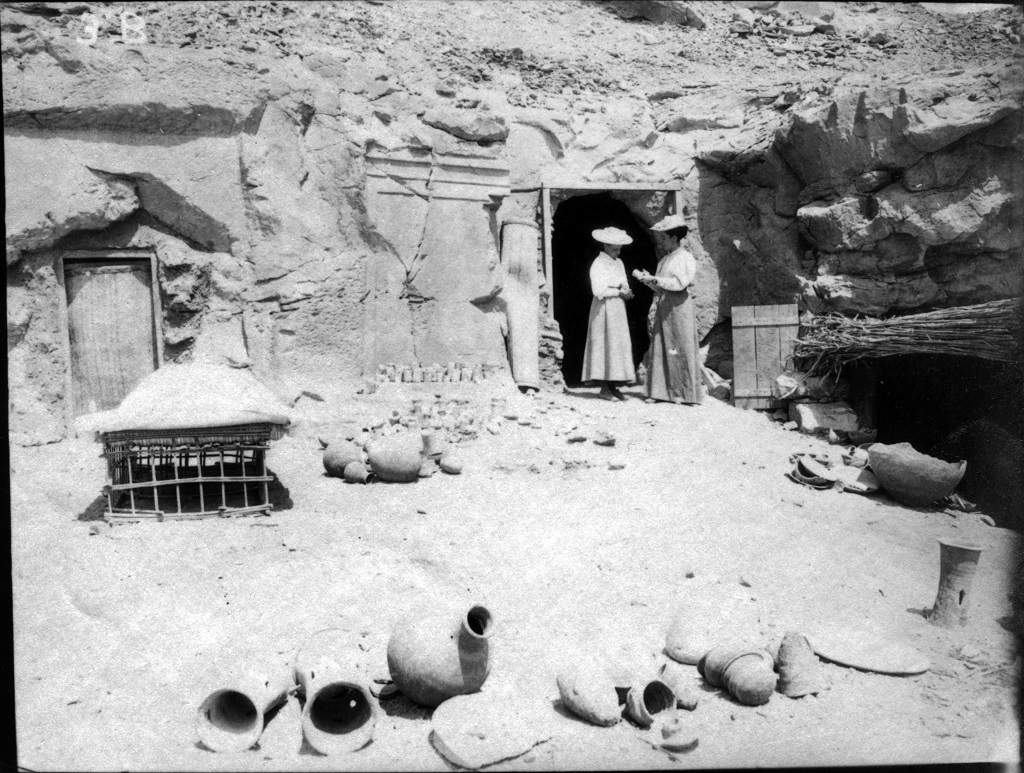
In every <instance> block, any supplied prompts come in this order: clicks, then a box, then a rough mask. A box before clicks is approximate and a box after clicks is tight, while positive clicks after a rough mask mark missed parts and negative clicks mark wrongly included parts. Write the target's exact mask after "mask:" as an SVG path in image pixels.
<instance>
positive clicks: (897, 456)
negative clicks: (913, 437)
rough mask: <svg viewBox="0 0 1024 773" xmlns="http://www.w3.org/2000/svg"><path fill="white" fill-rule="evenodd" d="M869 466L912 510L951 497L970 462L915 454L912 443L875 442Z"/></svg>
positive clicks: (895, 495) (896, 497) (884, 485)
mask: <svg viewBox="0 0 1024 773" xmlns="http://www.w3.org/2000/svg"><path fill="white" fill-rule="evenodd" d="M868 463H869V464H870V465H871V470H872V472H874V474H875V477H876V478H877V479H878V482H879V483H880V484H881V485H882V488H884V489H885V490H886V491H887V492H888V493H889V495H890V496H891V497H892V498H893V499H895V500H896V501H897V502H899V503H900V504H904V505H909V506H911V507H923V506H925V505H930V504H931V503H932V502H934V501H936V500H938V499H942V498H943V497H944V496H947V495H949V494H951V493H952V491H953V489H955V488H956V486H957V484H958V483H959V482H960V479H961V478H963V477H964V472H965V471H966V470H967V462H962V461H961V462H944V461H942V460H941V459H936V458H935V457H934V456H928V455H927V454H922V453H920V452H919V451H915V450H914V447H913V446H912V445H910V443H896V444H894V445H885V444H884V443H874V444H873V445H872V446H871V447H870V448H868Z"/></svg>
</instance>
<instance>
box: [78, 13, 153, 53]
mask: <svg viewBox="0 0 1024 773" xmlns="http://www.w3.org/2000/svg"><path fill="white" fill-rule="evenodd" d="M120 18H121V40H122V41H123V42H125V43H145V42H146V31H145V30H146V20H145V19H143V18H142V17H141V16H139V15H138V14H136V13H132V12H131V11H122V12H121V13H120ZM103 21H104V19H103V17H102V16H100V15H98V14H95V13H84V14H82V23H83V24H84V25H85V34H86V37H84V38H75V40H77V41H78V42H79V43H81V44H82V45H85V46H91V45H93V44H94V43H95V42H96V36H97V35H98V33H99V31H100V27H101V26H102V24H103Z"/></svg>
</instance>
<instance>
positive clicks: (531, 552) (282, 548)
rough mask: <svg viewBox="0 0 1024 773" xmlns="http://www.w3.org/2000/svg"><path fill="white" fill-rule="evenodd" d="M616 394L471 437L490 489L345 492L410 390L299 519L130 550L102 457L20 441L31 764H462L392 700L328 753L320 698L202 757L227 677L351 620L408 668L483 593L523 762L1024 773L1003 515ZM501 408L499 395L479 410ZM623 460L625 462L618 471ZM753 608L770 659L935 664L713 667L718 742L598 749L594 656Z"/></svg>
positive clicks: (145, 528) (361, 659) (492, 681)
mask: <svg viewBox="0 0 1024 773" xmlns="http://www.w3.org/2000/svg"><path fill="white" fill-rule="evenodd" d="M432 386H433V385H432ZM460 386H461V385H460ZM466 388H468V386H467V387H466ZM627 392H632V393H633V394H634V395H636V394H639V389H635V388H634V389H632V390H627ZM595 393H596V390H577V391H576V392H575V394H554V393H542V394H541V395H540V396H538V397H534V398H527V397H521V396H519V395H518V394H517V393H510V395H509V405H510V407H512V408H514V409H517V410H520V411H523V412H529V413H531V414H532V415H533V416H535V417H536V419H537V420H538V421H537V423H538V424H540V425H541V426H540V427H534V426H520V425H518V424H515V423H512V424H506V426H505V427H504V428H503V430H502V432H501V434H499V435H497V436H495V435H490V434H485V436H484V437H481V438H480V439H478V440H475V441H473V442H471V443H468V444H466V445H465V449H464V450H465V452H466V460H467V465H466V470H465V472H464V473H463V474H462V475H461V476H449V475H441V474H438V475H436V476H434V477H433V478H430V479H426V480H421V481H419V482H418V483H416V484H411V485H388V484H379V483H378V484H374V485H368V486H352V485H346V484H344V483H343V482H341V481H340V480H337V479H333V478H328V477H326V476H325V475H324V473H323V467H322V465H321V451H320V444H319V443H318V442H317V436H318V435H322V434H325V433H327V434H330V433H333V434H334V435H336V436H337V435H342V436H343V435H344V434H346V433H348V434H351V433H354V432H356V431H358V429H359V426H361V425H362V424H363V423H364V422H366V421H368V420H371V419H373V418H375V417H376V418H383V417H385V416H387V415H388V414H389V413H390V411H391V409H392V408H404V407H405V406H406V405H407V404H408V397H409V395H408V394H403V393H402V392H401V391H400V390H399V388H398V387H397V386H395V387H394V388H392V387H391V386H388V388H387V389H386V390H382V391H381V392H378V393H377V394H375V395H372V396H370V395H367V396H360V397H357V398H355V399H354V400H353V399H350V400H348V401H346V402H344V403H340V402H336V401H335V402H331V401H329V402H328V403H325V404H317V405H314V406H312V408H315V409H316V410H317V411H319V412H318V413H316V414H315V415H313V414H312V413H310V414H308V416H307V419H306V420H305V421H304V422H303V423H302V424H300V425H299V426H298V427H297V428H296V429H295V432H294V434H293V435H291V436H288V437H286V438H284V439H282V440H280V441H277V442H275V443H274V444H273V448H272V451H271V452H270V459H269V466H270V467H271V469H272V470H273V471H274V472H275V473H276V474H277V475H278V476H279V478H280V480H281V481H282V483H283V484H284V485H285V486H286V487H287V489H288V492H289V496H290V500H291V506H290V507H288V508H287V509H280V510H279V511H277V512H275V513H274V514H273V515H271V516H270V517H259V518H238V519H223V520H220V519H218V520H213V521H200V522H167V523H153V524H138V525H125V526H119V527H115V528H113V529H111V530H109V532H108V533H107V534H106V535H90V532H89V526H90V524H89V523H83V522H81V521H79V520H78V516H79V515H80V514H81V513H82V512H83V511H85V510H86V508H87V507H88V505H89V504H90V502H92V501H93V500H94V499H95V497H96V496H97V494H98V492H99V489H100V486H102V485H103V483H104V480H105V469H104V465H103V462H102V459H100V458H99V456H98V455H99V451H100V446H99V445H98V444H96V443H94V442H92V441H91V440H90V439H77V440H68V441H65V442H63V443H60V444H57V445H52V446H45V447H39V448H20V447H12V449H11V463H12V468H13V471H12V476H11V483H12V503H13V508H12V540H13V580H14V625H15V657H16V674H15V679H16V695H17V739H18V754H19V760H18V761H19V763H20V764H21V765H23V766H25V767H27V768H30V769H32V770H65V769H76V770H111V769H117V770H274V769H277V770H281V769H286V770H338V769H346V770H347V769H361V770H381V769H396V768H398V769H416V770H446V769H451V766H450V765H449V764H448V763H447V762H446V761H445V760H444V759H443V758H442V757H441V756H440V755H439V754H438V753H437V751H435V749H434V748H433V747H432V746H431V744H430V742H429V741H428V736H429V734H430V730H431V721H430V712H429V711H427V710H424V709H420V708H417V707H415V706H414V705H412V704H410V703H409V702H408V701H407V699H405V698H404V697H400V698H397V699H393V700H389V701H384V702H382V703H381V708H382V709H383V712H382V714H381V719H380V722H379V723H378V725H377V728H376V733H375V735H374V740H373V742H372V743H371V744H370V745H369V746H367V747H366V748H364V749H362V750H361V751H358V752H355V753H351V754H347V755H344V756H340V757H325V756H321V755H319V754H317V753H316V752H315V751H312V750H311V749H310V748H308V747H303V746H302V744H301V737H300V733H299V730H298V728H297V725H296V724H295V717H294V715H293V713H292V712H293V711H294V710H295V704H294V703H293V704H290V705H289V706H288V707H287V708H286V709H285V710H282V711H281V712H280V713H279V714H278V715H277V717H275V718H274V719H273V720H272V721H271V722H270V723H269V724H268V726H267V730H266V732H265V734H264V737H263V739H262V740H261V743H260V745H259V746H258V747H257V748H255V749H252V750H250V751H247V752H240V753H236V754H216V753H213V752H210V751H207V750H205V749H204V748H203V747H201V746H200V745H199V744H198V743H197V738H196V735H195V730H194V723H195V714H196V710H197V707H198V704H199V702H200V700H201V699H202V697H203V689H204V687H203V685H204V684H207V683H206V682H204V681H203V680H204V679H206V678H207V676H208V672H209V670H210V668H211V665H210V664H212V663H224V662H227V663H228V664H229V666H228V668H229V669H230V668H231V667H237V668H238V669H244V668H245V667H246V666H247V661H246V659H245V656H244V655H243V653H245V652H247V651H251V652H256V653H257V657H258V658H262V659H263V660H264V661H265V662H267V663H269V664H270V665H271V666H272V667H274V668H278V669H285V668H287V664H288V662H289V660H290V658H291V657H292V655H293V654H294V652H295V650H296V648H298V647H299V646H300V645H301V644H302V642H303V640H304V639H305V637H307V636H309V635H310V634H312V633H314V632H316V631H318V630H320V629H323V628H327V627H340V628H343V629H345V630H347V631H349V632H350V633H351V635H352V637H353V642H354V643H353V647H352V653H351V658H352V662H353V664H354V665H355V664H359V665H361V666H364V667H366V668H367V669H368V670H369V673H370V674H372V675H378V676H382V677H386V676H387V665H386V657H385V650H386V646H387V640H388V636H389V633H390V631H391V629H392V627H393V625H394V624H395V623H396V622H397V621H399V620H400V619H402V618H403V617H404V616H405V615H407V614H409V612H410V610H412V609H415V608H417V607H421V606H422V605H424V604H428V605H431V606H440V607H442V608H445V609H460V608H461V609H465V608H468V604H470V603H473V602H481V603H484V604H486V605H487V606H488V608H489V609H490V610H491V611H492V613H493V614H494V617H495V622H496V632H495V634H494V636H493V637H492V639H491V645H492V651H493V666H492V672H491V676H490V678H489V679H488V681H487V683H486V684H485V686H484V692H485V693H487V692H493V693H495V694H500V693H501V691H508V692H509V693H512V694H515V695H517V696H519V697H521V698H524V699H529V700H530V701H533V705H534V706H536V707H537V709H536V714H535V716H534V717H533V719H534V720H535V722H536V724H537V726H539V727H541V728H543V730H544V735H550V736H551V737H550V739H549V740H547V741H544V742H542V743H539V744H538V745H537V746H535V747H534V748H533V749H532V751H530V752H529V753H528V754H526V755H525V756H522V757H519V758H517V759H515V760H512V761H506V762H501V763H499V764H498V765H496V766H495V768H496V769H527V770H529V769H534V770H540V769H574V768H576V769H581V768H595V767H601V768H666V767H717V766H743V767H750V766H755V765H758V766H760V765H766V766H781V765H786V766H792V765H809V764H816V765H821V764H880V763H911V762H913V763H924V762H938V761H941V762H949V761H984V760H1016V759H1018V758H1019V746H1018V735H1017V723H1016V720H1015V714H1014V709H1013V703H1014V696H1015V693H1016V679H1017V668H1018V666H1019V661H1016V660H1015V658H1016V651H1015V643H1014V638H1013V635H1012V634H1011V633H1010V632H1009V629H1008V626H1009V625H1010V623H1009V620H1010V616H1011V615H1012V602H1011V599H1010V593H1011V589H1012V577H1011V569H1012V562H1013V557H1014V554H1015V549H1016V541H1015V535H1014V533H1012V532H1010V531H1006V530H1003V529H998V528H993V527H990V526H987V525H985V524H984V523H982V522H981V521H980V519H979V518H978V517H977V516H974V515H961V516H959V517H951V516H949V515H946V514H944V513H942V512H940V511H928V510H916V509H908V508H904V507H901V506H897V505H895V504H894V503H893V502H892V501H891V500H890V499H889V498H888V497H886V496H885V495H884V494H877V495H872V496H858V495H856V494H850V493H846V494H840V493H835V492H832V491H814V490H811V489H805V488H802V487H800V486H798V485H797V484H795V483H792V482H791V481H789V480H787V479H786V478H785V477H784V473H785V472H786V470H787V469H788V458H789V456H790V454H792V453H793V452H796V451H804V450H811V449H818V450H823V449H826V448H828V446H826V445H825V444H824V443H823V442H822V441H819V440H816V439H811V438H807V437H804V436H802V435H799V434H797V433H793V432H787V431H785V430H783V429H782V428H781V427H780V425H778V424H775V423H773V422H771V421H770V420H769V418H768V417H767V416H766V415H763V414H759V413H756V412H744V411H740V410H737V409H734V408H732V407H730V406H727V405H725V404H723V403H720V402H718V401H716V400H712V399H708V400H707V402H706V403H705V404H704V405H703V406H701V407H677V406H671V405H666V404H655V405H646V404H644V403H643V402H642V401H641V400H639V399H632V400H630V401H628V402H627V403H622V404H618V403H605V402H603V401H599V400H596V399H594V394H595ZM487 397H488V396H487V395H486V394H484V392H483V388H482V387H481V392H480V394H479V399H480V400H481V401H482V400H486V399H487ZM332 404H333V405H338V406H342V407H338V408H336V409H333V412H332V410H331V409H328V407H327V406H329V405H332ZM300 407H301V404H300ZM310 417H312V418H310ZM571 424H578V425H579V429H580V430H582V431H585V432H589V433H591V437H592V436H593V434H592V433H593V432H594V431H596V430H598V429H604V430H606V431H609V432H611V433H612V434H614V435H615V437H616V438H617V443H616V445H615V446H614V447H612V448H608V447H601V446H597V445H595V444H594V443H592V442H590V441H589V440H588V441H587V442H586V443H582V444H569V443H567V441H566V438H565V435H559V434H556V430H557V429H564V428H565V427H566V426H571ZM612 459H619V460H622V461H624V462H625V465H626V466H625V469H622V470H610V469H609V468H608V462H609V460H612ZM953 536H955V537H961V538H964V539H968V540H972V541H975V542H980V543H982V544H984V545H985V546H986V547H987V549H986V550H985V552H984V554H983V556H982V560H981V562H980V565H979V569H978V573H977V576H976V578H975V584H974V591H973V602H972V603H973V607H972V615H971V621H970V625H969V626H967V627H966V628H964V629H961V630H956V631H947V630H944V629H939V628H936V627H934V626H932V625H930V624H928V623H927V622H926V621H925V620H924V618H923V617H922V615H921V610H923V609H925V608H927V607H930V606H931V603H932V602H933V600H934V598H935V592H936V587H937V581H938V570H939V560H938V556H939V552H938V544H937V542H936V539H937V538H940V537H953ZM690 575H692V576H690ZM741 580H742V581H743V583H744V584H742V585H741ZM747 586H749V587H747ZM736 593H740V594H749V598H750V600H751V603H752V604H755V605H756V607H757V609H758V610H759V613H760V630H759V634H760V635H761V636H762V637H763V638H764V640H765V642H769V641H770V640H772V639H777V638H778V637H780V636H781V635H782V633H783V632H785V631H786V630H789V629H797V630H810V629H815V630H825V629H828V628H830V627H835V626H851V625H852V626H854V627H857V628H862V629H864V630H866V631H874V632H884V633H887V634H889V635H892V636H893V637H896V638H897V639H899V640H901V641H904V642H906V643H909V644H911V645H912V646H914V647H916V648H917V649H918V650H920V652H921V653H922V654H924V655H925V656H926V657H927V658H928V659H929V660H930V662H931V669H930V670H929V671H928V672H927V673H925V674H922V675H920V676H914V677H892V676H882V675H877V674H870V673H865V672H861V671H856V670H853V669H849V668H843V667H840V666H837V665H832V664H823V666H822V667H823V669H824V673H825V675H826V676H827V678H828V681H829V684H830V689H828V690H827V691H825V692H823V693H820V694H819V695H817V696H816V697H805V698H801V699H799V700H792V699H789V698H786V697H784V696H782V695H780V694H775V695H774V696H773V697H772V699H771V701H770V702H769V703H768V704H767V705H765V706H761V707H757V708H751V707H745V706H741V705H739V704H737V703H735V702H733V701H732V700H731V699H730V698H729V697H728V696H727V695H726V694H724V693H721V692H719V691H717V690H713V689H710V688H704V687H702V686H701V681H700V678H699V676H698V675H697V672H696V669H695V668H692V667H688V668H690V669H691V670H692V677H693V684H694V687H695V688H696V689H697V690H698V691H699V693H700V704H699V705H698V707H697V709H696V710H695V711H694V712H692V713H686V714H685V717H684V719H685V721H686V722H687V723H688V724H689V725H690V726H692V727H693V729H694V731H695V732H697V734H698V735H699V738H700V744H699V746H698V747H697V749H695V750H694V751H692V752H689V753H687V754H683V755H681V756H680V757H679V759H678V760H675V761H673V760H671V759H669V757H667V756H666V754H665V753H664V752H661V751H657V750H655V749H653V748H652V747H651V746H650V745H648V744H647V743H646V741H645V738H647V737H649V736H650V731H644V730H641V729H639V728H637V727H636V726H634V725H632V724H629V723H628V722H625V721H623V722H621V723H620V724H619V725H617V726H615V727H612V728H607V729H606V728H597V727H593V726H590V725H587V724H585V723H583V722H581V721H578V720H575V719H573V718H572V717H571V716H567V715H565V713H564V712H561V711H559V708H558V705H557V698H558V691H557V687H556V685H555V676H556V674H557V673H558V671H559V669H560V668H562V667H564V665H565V664H566V663H567V662H571V661H573V660H575V659H576V658H578V657H580V656H583V655H597V656H599V657H601V658H603V659H604V660H605V661H606V662H607V663H609V664H612V665H613V666H614V667H616V668H619V669H621V670H626V671H631V672H633V673H635V674H641V675H642V674H645V673H650V672H651V671H652V670H653V669H655V668H656V667H657V666H658V665H659V664H660V663H661V662H662V661H664V659H665V656H664V655H663V654H662V652H661V651H662V647H663V645H664V635H665V631H666V628H667V626H668V624H669V623H670V621H671V620H672V619H673V616H674V612H675V611H676V610H677V608H678V607H679V605H680V604H681V603H682V602H683V601H684V600H687V599H695V598H697V599H701V600H703V601H704V602H706V603H707V604H710V605H714V604H716V603H717V602H716V599H718V598H722V597H725V596H728V595H729V594H736ZM220 667H221V668H224V666H223V665H222V666H220Z"/></svg>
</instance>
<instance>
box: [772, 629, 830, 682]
mask: <svg viewBox="0 0 1024 773" xmlns="http://www.w3.org/2000/svg"><path fill="white" fill-rule="evenodd" d="M777 660H778V664H779V683H778V691H779V692H780V693H782V694H783V695H785V696H786V697H787V698H799V697H801V696H803V695H812V694H814V693H818V692H821V691H822V690H823V689H824V680H823V679H822V675H821V664H820V663H819V662H818V658H817V657H816V656H815V654H814V650H813V649H812V648H811V644H810V642H808V641H807V637H806V636H804V635H803V634H802V633H797V632H796V631H787V632H786V635H785V636H784V637H783V639H782V644H781V646H780V647H779V655H778V658H777Z"/></svg>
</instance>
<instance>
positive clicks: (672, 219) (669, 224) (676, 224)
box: [651, 215, 690, 231]
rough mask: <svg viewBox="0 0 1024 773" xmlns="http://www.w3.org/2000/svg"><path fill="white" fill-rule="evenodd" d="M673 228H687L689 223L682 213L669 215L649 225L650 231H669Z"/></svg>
mask: <svg viewBox="0 0 1024 773" xmlns="http://www.w3.org/2000/svg"><path fill="white" fill-rule="evenodd" d="M673 228H685V229H687V230H689V229H690V224H689V223H687V222H686V220H685V219H684V218H683V216H682V215H669V216H668V217H666V218H663V219H661V220H659V221H658V222H657V223H655V224H654V225H652V226H651V230H652V231H671V230H672V229H673Z"/></svg>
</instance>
